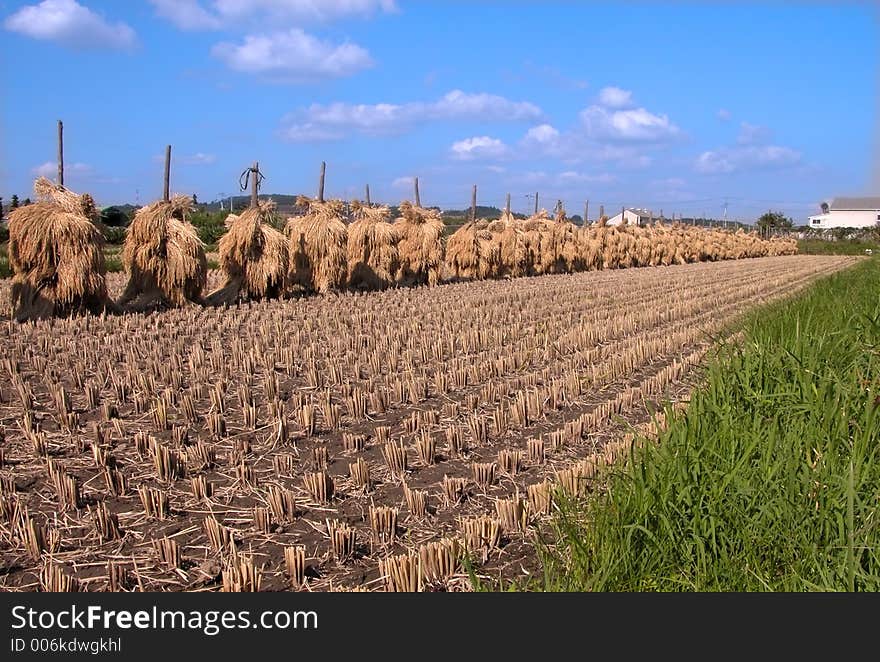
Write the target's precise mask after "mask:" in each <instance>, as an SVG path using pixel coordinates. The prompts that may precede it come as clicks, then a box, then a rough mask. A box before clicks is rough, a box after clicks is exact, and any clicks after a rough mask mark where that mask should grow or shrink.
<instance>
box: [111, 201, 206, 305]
mask: <svg viewBox="0 0 880 662" xmlns="http://www.w3.org/2000/svg"><path fill="white" fill-rule="evenodd" d="M191 211H192V199H191V198H189V197H187V196H184V195H180V196H174V198H172V199H171V200H170V201H169V202H164V201H159V202H154V203H153V204H151V205H147V206H146V207H143V208H141V209H140V210H138V212H137V214H135V217H134V220H133V221H132V222H131V226H130V227H129V228H128V234H127V235H126V237H125V244H124V246H123V248H122V264H123V266H124V267H125V271H126V272H127V273H128V285H127V286H126V288H125V292H123V294H122V297H121V298H120V300H119V303H120V305H127V304H131V305H132V306H133V307H134V308H135V309H145V308H148V307H152V306H156V305H159V306H183V305H186V304H187V303H200V302H201V298H202V290H203V289H204V287H205V283H206V281H207V273H208V265H207V260H206V259H205V246H204V244H203V243H202V241H201V239H199V236H198V234H196V230H195V228H194V227H193V226H192V225H190V224H189V222H187V216H188V215H189V214H190V213H191Z"/></svg>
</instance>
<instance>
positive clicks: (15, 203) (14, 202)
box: [9, 193, 18, 209]
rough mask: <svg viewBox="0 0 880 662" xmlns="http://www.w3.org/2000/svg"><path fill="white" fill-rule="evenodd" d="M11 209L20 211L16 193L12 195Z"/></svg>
mask: <svg viewBox="0 0 880 662" xmlns="http://www.w3.org/2000/svg"><path fill="white" fill-rule="evenodd" d="M9 208H10V209H18V195H17V194H15V193H13V194H12V201H11V202H10V204H9Z"/></svg>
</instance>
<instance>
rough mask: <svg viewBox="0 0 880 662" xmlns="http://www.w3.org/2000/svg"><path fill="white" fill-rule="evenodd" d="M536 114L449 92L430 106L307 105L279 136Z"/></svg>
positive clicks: (324, 136) (530, 108)
mask: <svg viewBox="0 0 880 662" xmlns="http://www.w3.org/2000/svg"><path fill="white" fill-rule="evenodd" d="M541 115H542V112H541V109H540V108H538V107H537V106H535V105H534V104H531V103H528V102H524V101H511V100H509V99H505V98H504V97H501V96H496V95H493V94H486V93H477V94H470V93H466V92H462V91H461V90H453V91H451V92H449V93H447V94H446V95H444V96H443V97H441V98H440V99H438V100H436V101H432V102H410V103H404V104H391V103H378V104H350V103H342V102H337V103H332V104H326V105H325V104H312V105H311V106H309V107H307V108H303V109H300V110H298V111H295V112H293V113H290V114H289V115H287V116H285V117H284V118H283V119H282V128H281V136H282V137H283V138H284V139H286V140H289V141H293V142H304V141H317V140H337V139H340V138H343V137H345V136H346V135H348V134H350V133H365V134H370V135H381V134H388V133H398V132H402V131H405V130H407V129H409V128H411V127H412V126H413V125H414V124H417V123H420V122H426V121H445V120H476V121H518V120H528V119H537V118H539V117H541Z"/></svg>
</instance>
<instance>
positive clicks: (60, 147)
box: [58, 120, 64, 186]
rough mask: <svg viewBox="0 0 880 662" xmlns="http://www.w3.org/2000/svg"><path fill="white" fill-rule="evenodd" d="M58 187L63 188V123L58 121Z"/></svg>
mask: <svg viewBox="0 0 880 662" xmlns="http://www.w3.org/2000/svg"><path fill="white" fill-rule="evenodd" d="M58 186H64V122H62V121H61V120H58Z"/></svg>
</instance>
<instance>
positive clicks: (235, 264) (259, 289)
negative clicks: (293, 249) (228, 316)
mask: <svg viewBox="0 0 880 662" xmlns="http://www.w3.org/2000/svg"><path fill="white" fill-rule="evenodd" d="M274 211H275V203H274V202H271V201H269V202H262V203H258V204H257V206H256V207H251V208H250V209H248V210H246V211H245V212H244V213H243V214H242V215H241V216H235V215H234V214H230V215H229V216H230V217H231V218H232V220H231V221H230V220H229V218H227V221H226V223H227V228H228V230H227V232H226V234H224V235H223V237H221V239H220V244H219V246H218V249H219V253H220V269H221V271H223V273H224V275H225V276H226V284H225V285H224V286H223V287H221V288H220V289H219V290H217V291H216V292H214V293H212V294H211V295H209V296H208V301H209V302H211V303H212V304H214V305H220V304H227V305H228V304H232V303H235V302H236V301H238V300H240V299H256V300H259V299H272V298H276V297H279V296H281V295H282V294H283V293H284V288H285V284H286V281H287V273H288V248H287V238H286V237H285V236H284V234H283V233H281V232H279V231H278V230H276V229H275V228H273V227H272V226H271V225H269V224H268V223H269V221H270V220H271V218H272V215H273V213H274Z"/></svg>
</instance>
